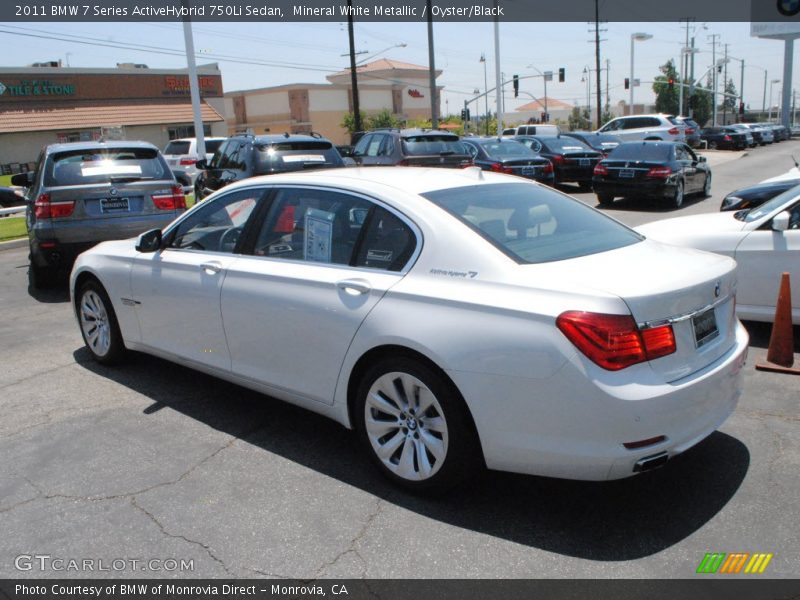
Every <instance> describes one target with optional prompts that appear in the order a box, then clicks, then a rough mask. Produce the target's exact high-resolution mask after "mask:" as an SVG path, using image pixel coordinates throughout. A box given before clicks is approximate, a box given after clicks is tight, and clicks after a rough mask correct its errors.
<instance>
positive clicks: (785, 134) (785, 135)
mask: <svg viewBox="0 0 800 600" xmlns="http://www.w3.org/2000/svg"><path fill="white" fill-rule="evenodd" d="M765 125H766V126H767V127H768V128H770V129H771V130H772V135H773V136H774V138H775V141H776V142H782V141H784V140H788V139H789V138H791V137H792V136H791V133H790V132H789V130H788V129H787V128H786V127H784V126H783V125H781V124H780V123H766V124H765Z"/></svg>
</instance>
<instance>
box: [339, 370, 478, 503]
mask: <svg viewBox="0 0 800 600" xmlns="http://www.w3.org/2000/svg"><path fill="white" fill-rule="evenodd" d="M389 373H400V374H403V375H409V376H411V377H412V378H415V379H416V380H418V381H420V382H421V383H422V384H423V385H424V386H425V387H427V389H428V390H429V391H430V392H431V393H432V394H433V396H434V398H435V401H436V402H437V403H438V407H436V406H435V405H431V408H429V409H428V410H426V411H425V413H424V418H423V413H420V414H417V415H414V412H413V404H414V401H413V400H412V401H411V402H410V403H409V406H411V407H412V408H410V409H408V412H407V413H403V412H402V411H403V408H402V406H400V405H399V404H395V401H394V400H392V399H391V398H389V397H387V396H385V395H384V396H381V397H382V398H384V399H385V400H386V401H387V403H389V405H390V406H392V407H393V408H395V409H398V411H397V412H398V414H399V416H397V417H393V416H392V415H390V414H389V413H388V412H387V413H384V412H382V411H379V410H376V409H375V408H372V407H370V411H371V415H372V416H373V417H376V421H375V422H378V421H380V422H383V421H386V419H387V418H388V419H389V420H388V421H387V422H388V423H389V424H390V425H389V426H390V430H387V431H386V433H383V434H381V435H382V437H381V438H378V437H377V435H376V436H375V437H376V440H377V441H376V443H384V444H386V445H387V446H391V447H392V448H395V449H394V450H390V452H391V454H390V455H389V456H388V457H387V459H386V460H387V462H390V463H392V464H393V467H395V468H397V469H398V470H399V469H400V466H401V465H400V460H401V458H402V455H403V454H404V452H405V450H406V447H407V446H408V447H409V448H408V449H409V455H412V460H413V463H412V464H413V465H414V466H415V467H417V470H421V468H420V464H421V463H420V459H419V454H418V452H419V450H418V449H417V448H418V447H419V444H417V443H416V442H415V441H413V440H414V439H416V440H420V439H421V437H422V438H424V437H425V434H427V435H428V436H430V435H431V431H432V430H429V431H425V425H424V423H425V419H428V420H429V422H430V420H431V419H433V418H436V419H437V420H438V417H439V416H440V417H441V418H442V419H443V420H444V422H445V423H446V432H445V434H443V437H444V439H446V443H445V451H444V455H443V457H442V459H441V462H440V461H436V462H435V463H434V468H435V469H436V470H435V472H433V474H432V475H430V476H429V477H427V478H424V479H416V480H414V479H411V478H406V477H403V476H400V475H399V474H397V473H395V472H394V471H392V470H391V469H390V468H389V467H388V466H387V465H386V464H384V462H383V460H382V459H381V458H380V457H379V456H378V454H377V450H376V449H375V448H374V447H373V442H372V441H371V439H370V434H369V432H368V429H367V423H366V410H367V395H368V393H369V391H370V388H372V386H373V384H376V382H377V381H378V380H379V379H380V378H381V377H383V376H385V375H387V374H389ZM397 381H398V379H393V380H392V383H394V389H395V390H398V389H403V388H402V386H400V387H399V388H398V387H397ZM415 389H416V390H419V388H415ZM416 402H417V406H419V391H417V395H416ZM354 408H355V415H354V416H355V418H354V421H355V426H356V429H357V431H358V435H359V438H360V439H361V442H362V443H363V445H364V448H365V449H366V450H367V453H368V454H369V456H370V458H371V460H372V461H373V462H374V463H375V465H377V467H378V469H379V470H380V471H381V472H382V473H383V474H384V476H386V477H387V478H389V480H391V481H392V482H393V483H395V484H397V485H399V486H400V487H403V488H405V489H407V490H410V491H413V492H418V493H425V494H430V495H437V494H442V493H444V492H447V491H449V490H451V489H452V488H454V487H456V486H458V485H460V484H463V483H465V482H466V480H467V479H468V478H470V477H473V476H475V475H476V474H477V473H478V471H479V469H480V467H481V466H482V459H481V451H480V444H479V442H478V438H477V434H476V432H475V430H474V427H473V425H472V422H471V420H470V418H469V415H468V413H467V408H466V404H465V403H464V400H463V398H462V397H461V394H460V393H459V392H458V390H457V389H456V388H455V386H454V385H453V383H452V382H451V381H449V380H448V379H447V378H446V377H445V376H444V375H442V374H440V373H439V372H437V371H436V370H435V369H433V368H431V367H430V366H428V365H426V364H425V363H423V362H421V361H419V360H416V359H414V358H410V357H404V356H400V357H396V358H386V359H383V360H380V361H379V362H377V363H376V364H375V365H373V366H372V367H370V368H369V369H368V370H367V371H366V373H364V376H363V377H362V378H361V382H360V383H359V386H358V392H357V396H356V402H355V407H354ZM439 408H440V409H441V410H438V409H439ZM409 413H410V415H411V419H412V420H413V421H414V427H409V426H408V425H406V426H405V427H403V426H402V425H401V423H405V424H408V418H406V416H408V415H409ZM439 413H441V415H439ZM435 415H436V416H435ZM395 418H396V419H398V420H397V421H395V420H394V419H395ZM416 418H419V424H418V425H417V424H416V423H417V421H416ZM395 430H396V431H395ZM433 433H434V434H435V435H437V436H438V434H437V433H436V432H433ZM398 436H399V437H398ZM395 439H399V440H400V441H399V445H397V446H395V445H394V444H391V441H393V440H395ZM381 440H383V441H382V442H381ZM420 444H422V442H420ZM423 451H424V450H423ZM425 452H426V462H428V463H429V462H430V459H432V458H434V456H433V454H432V453H428V452H427V451H425ZM395 460H396V461H397V462H396V463H395V462H394V461H395Z"/></svg>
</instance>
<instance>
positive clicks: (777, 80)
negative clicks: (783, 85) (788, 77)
mask: <svg viewBox="0 0 800 600" xmlns="http://www.w3.org/2000/svg"><path fill="white" fill-rule="evenodd" d="M780 82H781V80H780V79H773V80H772V81H770V82H769V116H768V117H767V121H772V86H773V85H775V84H776V83H780Z"/></svg>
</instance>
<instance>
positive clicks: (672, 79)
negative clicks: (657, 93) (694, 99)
mask: <svg viewBox="0 0 800 600" xmlns="http://www.w3.org/2000/svg"><path fill="white" fill-rule="evenodd" d="M667 83H668V84H669V89H673V88H674V87H675V78H674V77H670V78H669V79H668V80H667Z"/></svg>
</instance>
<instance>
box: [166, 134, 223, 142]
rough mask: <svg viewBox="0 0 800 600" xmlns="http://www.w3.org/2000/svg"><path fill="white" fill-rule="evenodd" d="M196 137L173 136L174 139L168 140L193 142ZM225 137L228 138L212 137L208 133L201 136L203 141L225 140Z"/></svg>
mask: <svg viewBox="0 0 800 600" xmlns="http://www.w3.org/2000/svg"><path fill="white" fill-rule="evenodd" d="M196 139H197V138H193V137H188V138H175V139H174V140H170V141H169V143H172V142H194V141H195V140H196ZM227 139H228V138H226V137H214V136H210V135H206V136H204V137H203V140H204V141H212V142H215V141H217V140H227Z"/></svg>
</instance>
